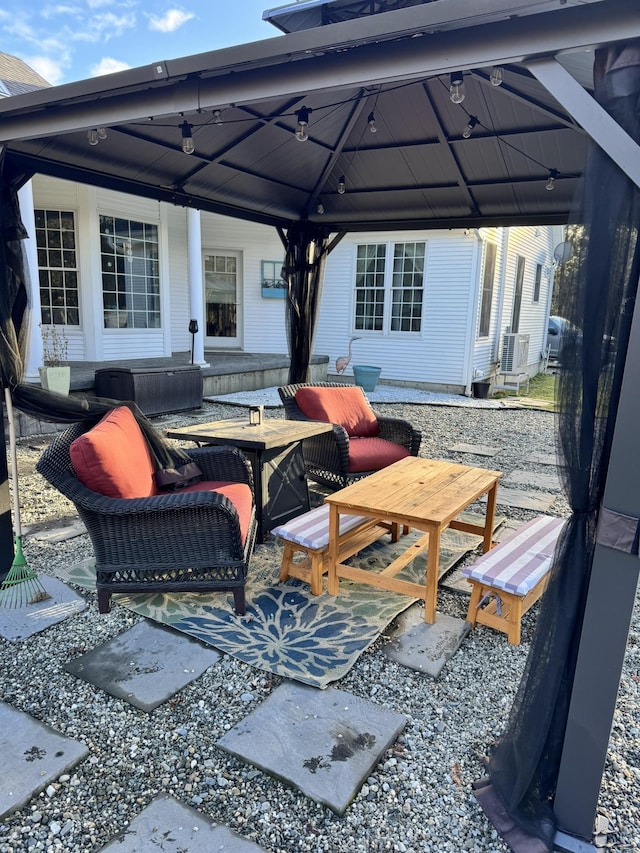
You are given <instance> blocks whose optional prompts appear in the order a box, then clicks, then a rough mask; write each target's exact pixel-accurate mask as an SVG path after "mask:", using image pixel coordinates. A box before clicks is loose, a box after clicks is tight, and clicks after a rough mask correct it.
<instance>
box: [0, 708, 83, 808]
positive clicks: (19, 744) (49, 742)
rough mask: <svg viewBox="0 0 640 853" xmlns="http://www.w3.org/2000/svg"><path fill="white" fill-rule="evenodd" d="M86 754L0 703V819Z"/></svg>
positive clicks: (54, 732) (47, 729)
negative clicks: (0, 758)
mask: <svg viewBox="0 0 640 853" xmlns="http://www.w3.org/2000/svg"><path fill="white" fill-rule="evenodd" d="M88 754H89V750H88V749H87V747H86V746H85V745H84V744H83V743H80V742H79V741H76V740H72V739H71V738H68V737H65V736H64V735H61V734H60V733H59V732H56V731H55V730H54V729H52V728H50V727H49V726H47V725H45V724H44V723H40V722H38V721H37V720H34V719H33V717H30V716H29V715H28V714H24V713H23V712H22V711H17V710H16V709H15V708H12V707H11V705H7V704H6V703H5V702H0V755H2V775H3V781H2V785H0V819H2V818H3V817H5V815H8V814H10V813H11V812H13V811H15V810H16V809H19V808H21V807H22V806H24V805H25V804H26V803H28V802H29V800H31V799H33V797H35V796H37V795H38V794H39V793H40V791H44V789H45V788H47V787H48V786H49V785H50V784H51V782H53V781H55V780H56V779H57V778H58V776H61V775H62V774H63V773H66V772H67V771H69V770H70V769H71V768H72V767H74V766H75V765H76V764H77V763H78V762H79V761H82V759H83V758H86V756H87V755H88Z"/></svg>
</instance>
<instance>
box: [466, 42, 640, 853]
mask: <svg viewBox="0 0 640 853" xmlns="http://www.w3.org/2000/svg"><path fill="white" fill-rule="evenodd" d="M595 96H596V98H597V100H598V101H599V102H600V104H601V105H602V106H603V107H604V108H605V109H606V110H607V111H608V112H609V113H610V114H611V115H612V116H613V117H614V118H615V119H616V121H617V122H618V124H619V125H620V126H621V127H623V128H624V129H625V130H626V131H627V133H628V134H629V135H630V136H631V137H632V138H633V139H634V140H635V141H640V43H630V44H627V45H625V46H623V47H621V48H615V49H609V50H600V51H598V52H597V54H596V64H595ZM574 207H575V212H574V214H573V215H572V218H571V225H570V226H569V228H568V238H569V240H570V243H571V246H572V256H571V259H570V260H569V261H568V262H567V263H566V264H564V265H563V266H562V267H561V268H560V269H559V271H558V274H557V276H556V285H555V286H556V287H557V288H558V292H559V297H560V309H559V313H560V314H561V315H562V316H564V317H566V318H567V319H568V320H569V321H570V323H571V327H570V333H569V335H568V339H567V342H566V344H565V345H564V347H563V350H562V354H561V362H562V371H561V373H560V376H559V389H558V394H559V414H558V417H557V446H558V455H559V461H560V462H561V463H562V465H563V466H564V467H563V468H561V472H562V474H561V476H562V480H563V485H564V488H565V490H566V493H567V496H568V499H569V503H570V505H571V510H572V513H571V517H570V518H569V520H568V523H567V525H566V526H565V529H564V531H563V535H562V537H561V540H560V541H559V543H558V547H557V549H556V555H555V560H554V567H553V569H552V572H551V577H550V581H549V586H548V587H547V591H546V593H545V595H544V597H543V599H542V602H541V607H540V612H539V615H538V621H537V625H536V630H535V633H534V637H533V640H532V643H531V649H530V652H529V656H528V658H527V663H526V666H525V671H524V674H523V677H522V680H521V682H520V685H519V688H518V692H517V695H516V698H515V701H514V703H513V706H512V708H511V712H510V717H509V721H508V723H507V727H506V730H505V732H504V733H503V735H502V736H501V737H500V739H499V740H498V742H497V743H496V744H495V746H494V748H493V750H492V753H491V756H490V758H489V761H488V775H487V777H486V778H485V779H483V780H481V781H480V782H477V783H476V784H475V785H474V792H475V795H476V797H477V799H478V801H479V802H480V804H481V805H482V807H483V809H484V811H485V812H486V814H487V815H488V816H489V818H490V820H491V821H492V823H493V824H494V826H495V827H496V828H497V829H498V831H499V832H500V833H501V835H502V836H503V838H504V839H505V840H506V841H507V843H508V844H509V846H510V847H511V849H512V850H514V851H517V853H525V851H526V853H546V851H550V850H552V849H553V839H554V835H555V822H554V816H553V798H554V794H555V786H556V782H557V778H558V771H559V765H560V759H561V753H562V746H563V739H564V731H565V726H566V722H567V715H568V709H569V701H570V697H571V688H572V684H573V677H574V673H575V665H576V656H577V651H578V644H579V639H580V633H581V628H582V621H583V617H584V607H585V600H586V593H587V589H588V586H589V579H590V572H591V565H592V561H593V553H594V546H595V538H596V524H597V521H598V511H599V508H600V504H601V501H602V497H603V493H604V486H605V480H606V474H607V468H608V463H609V455H610V451H611V443H612V438H613V430H614V426H615V419H616V413H617V409H618V401H619V396H620V386H621V381H622V374H623V371H624V365H625V359H626V351H627V345H628V340H629V332H630V325H631V319H632V315H633V310H634V306H635V299H636V291H637V286H638V278H639V275H640V242H639V240H638V233H639V229H640V191H639V190H638V188H637V187H636V186H635V185H634V184H633V182H632V181H631V180H630V179H628V178H627V177H626V175H624V174H623V172H622V171H621V170H620V169H619V168H618V167H617V166H616V165H615V164H614V163H613V162H612V161H611V160H610V158H609V157H608V156H607V155H606V154H605V153H604V152H603V151H602V150H601V149H600V148H599V147H597V146H596V145H595V144H593V143H592V144H591V146H590V150H589V154H588V160H587V164H586V169H585V173H584V176H583V180H582V182H581V190H580V192H579V198H577V199H576V203H575V205H574Z"/></svg>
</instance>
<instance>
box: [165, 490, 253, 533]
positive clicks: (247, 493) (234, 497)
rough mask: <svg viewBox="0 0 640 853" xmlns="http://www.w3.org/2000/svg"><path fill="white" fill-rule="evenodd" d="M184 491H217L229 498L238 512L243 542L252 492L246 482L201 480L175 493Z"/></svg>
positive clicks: (249, 518) (246, 530)
mask: <svg viewBox="0 0 640 853" xmlns="http://www.w3.org/2000/svg"><path fill="white" fill-rule="evenodd" d="M185 492H219V493H220V494H221V495H224V496H225V497H227V498H229V500H230V501H231V503H232V504H233V505H234V507H235V508H236V512H237V513H238V521H239V522H240V536H241V538H242V542H243V543H244V542H245V540H246V538H247V533H248V532H249V522H250V521H251V508H252V506H253V494H252V493H251V489H250V488H249V486H247V484H246V483H230V482H228V481H227V480H225V481H223V480H202V481H201V482H200V483H194V484H193V485H192V486H185V487H184V489H180V491H179V492H178V493H177V494H180V495H183V494H184V493H185ZM174 494H175V493H174Z"/></svg>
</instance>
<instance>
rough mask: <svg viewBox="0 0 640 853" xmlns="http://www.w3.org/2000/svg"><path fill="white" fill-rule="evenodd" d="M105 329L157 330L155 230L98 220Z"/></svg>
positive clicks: (144, 225) (126, 222)
mask: <svg viewBox="0 0 640 853" xmlns="http://www.w3.org/2000/svg"><path fill="white" fill-rule="evenodd" d="M100 259H101V264H102V301H103V306H104V326H105V328H107V329H109V328H120V329H158V328H160V261H159V251H158V226H157V225H151V224H149V223H146V222H133V221H131V220H129V219H120V218H117V217H114V216H100Z"/></svg>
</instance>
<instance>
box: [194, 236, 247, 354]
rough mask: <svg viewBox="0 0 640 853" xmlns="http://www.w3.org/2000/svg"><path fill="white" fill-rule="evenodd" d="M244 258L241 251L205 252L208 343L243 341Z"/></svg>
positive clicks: (219, 344)
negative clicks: (241, 325) (242, 295)
mask: <svg viewBox="0 0 640 853" xmlns="http://www.w3.org/2000/svg"><path fill="white" fill-rule="evenodd" d="M241 260H242V259H241V254H240V252H205V253H204V255H203V267H204V299H205V304H204V319H205V327H206V328H205V347H207V346H208V347H239V346H240V345H241V330H240V319H241V294H242V275H241V267H242V264H241Z"/></svg>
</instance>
